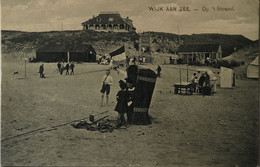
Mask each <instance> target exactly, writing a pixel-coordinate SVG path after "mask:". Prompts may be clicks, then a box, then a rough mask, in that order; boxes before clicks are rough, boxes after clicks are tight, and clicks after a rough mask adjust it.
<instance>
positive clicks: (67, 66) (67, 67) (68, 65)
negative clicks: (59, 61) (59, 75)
mask: <svg viewBox="0 0 260 167" xmlns="http://www.w3.org/2000/svg"><path fill="white" fill-rule="evenodd" d="M65 69H66V75H69V74H70V73H69V69H70V64H69V63H67V64H66V66H65Z"/></svg>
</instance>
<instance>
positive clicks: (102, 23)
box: [82, 12, 136, 32]
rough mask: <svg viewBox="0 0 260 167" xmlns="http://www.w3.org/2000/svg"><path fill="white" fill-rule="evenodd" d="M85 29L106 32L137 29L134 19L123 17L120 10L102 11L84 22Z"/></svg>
mask: <svg viewBox="0 0 260 167" xmlns="http://www.w3.org/2000/svg"><path fill="white" fill-rule="evenodd" d="M82 26H83V30H95V31H105V32H130V31H135V30H136V29H135V27H134V26H133V21H132V20H131V19H129V18H128V17H126V18H122V17H121V16H120V14H119V13H118V12H100V14H99V15H98V16H96V17H95V16H93V18H92V19H89V20H88V21H86V22H83V23H82Z"/></svg>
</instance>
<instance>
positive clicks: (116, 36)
mask: <svg viewBox="0 0 260 167" xmlns="http://www.w3.org/2000/svg"><path fill="white" fill-rule="evenodd" d="M145 34H146V35H147V34H148V32H146V33H144V34H142V36H143V35H145ZM149 35H150V37H151V41H146V43H145V44H146V45H147V44H148V45H149V44H150V42H151V48H150V49H151V51H152V52H158V53H171V54H172V53H176V51H177V50H178V47H179V45H180V44H182V43H219V44H221V47H222V53H223V57H226V56H228V55H230V54H231V53H233V52H234V47H235V48H236V49H237V50H240V49H242V48H243V47H244V46H247V45H250V44H252V43H253V41H251V40H249V39H247V38H245V37H244V36H242V35H224V34H192V35H180V37H179V36H178V35H176V34H171V33H162V32H149ZM139 37H140V35H139V34H137V33H135V32H128V33H123V32H122V33H106V32H96V31H91V30H88V31H82V30H78V31H50V32H20V31H2V52H3V53H13V52H24V53H30V54H32V53H35V51H36V50H37V49H39V48H41V47H44V46H45V45H47V44H49V43H57V42H65V43H71V42H78V43H80V44H82V45H84V44H91V45H92V46H93V47H94V48H95V50H96V52H97V53H101V54H105V53H109V52H111V51H113V50H115V49H117V48H118V47H120V46H122V45H125V46H127V47H126V49H127V50H130V51H129V52H131V53H135V52H136V51H137V50H138V40H139ZM179 38H180V43H179Z"/></svg>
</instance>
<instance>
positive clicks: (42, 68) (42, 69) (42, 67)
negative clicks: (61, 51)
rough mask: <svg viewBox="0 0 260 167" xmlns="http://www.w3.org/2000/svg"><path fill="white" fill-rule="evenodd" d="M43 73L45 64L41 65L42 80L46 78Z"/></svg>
mask: <svg viewBox="0 0 260 167" xmlns="http://www.w3.org/2000/svg"><path fill="white" fill-rule="evenodd" d="M43 72H44V64H42V65H40V68H39V73H40V78H45V76H44V74H43Z"/></svg>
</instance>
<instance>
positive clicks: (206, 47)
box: [178, 44, 222, 64]
mask: <svg viewBox="0 0 260 167" xmlns="http://www.w3.org/2000/svg"><path fill="white" fill-rule="evenodd" d="M178 55H179V57H180V58H182V59H183V61H184V62H185V63H190V62H199V63H201V64H205V63H206V62H208V63H212V62H214V61H216V60H220V59H222V50H221V45H220V44H184V45H181V46H180V48H179V50H178Z"/></svg>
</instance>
